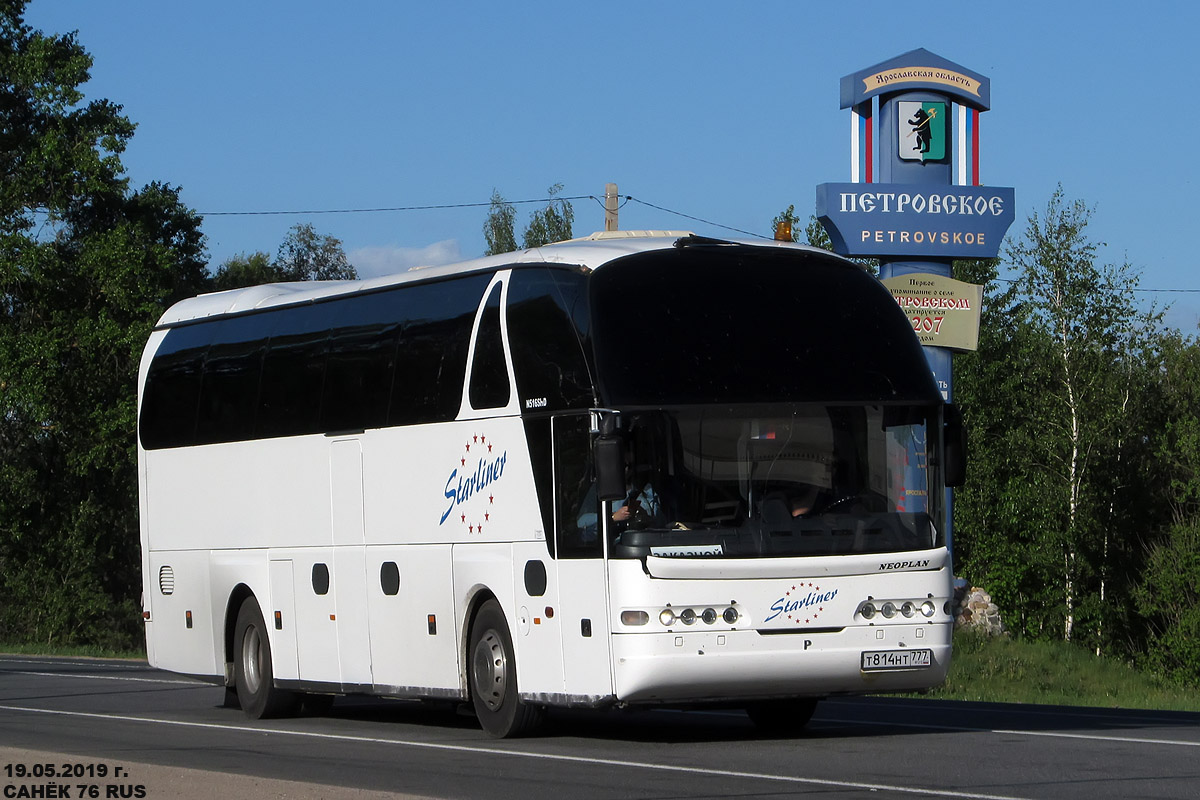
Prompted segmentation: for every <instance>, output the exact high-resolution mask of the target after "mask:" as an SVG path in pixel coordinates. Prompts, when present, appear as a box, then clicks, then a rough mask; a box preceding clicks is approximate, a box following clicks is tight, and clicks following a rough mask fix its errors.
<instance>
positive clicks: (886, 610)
mask: <svg viewBox="0 0 1200 800" xmlns="http://www.w3.org/2000/svg"><path fill="white" fill-rule="evenodd" d="M879 613H880V614H883V618H884V619H891V618H892V617H894V616H896V604H895V603H893V602H892V601H891V600H889V601H887V602H886V603H884V604H883V608H881V609H879Z"/></svg>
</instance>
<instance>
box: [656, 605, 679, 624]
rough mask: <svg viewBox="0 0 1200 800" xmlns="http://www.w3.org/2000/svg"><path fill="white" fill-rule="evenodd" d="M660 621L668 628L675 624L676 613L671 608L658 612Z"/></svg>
mask: <svg viewBox="0 0 1200 800" xmlns="http://www.w3.org/2000/svg"><path fill="white" fill-rule="evenodd" d="M658 621H659V622H661V623H662V624H663V625H666V626H667V627H668V628H669V627H671V626H672V625H674V624H675V612H674V611H672V610H671V609H669V608H664V609H663V610H662V611H660V612H658Z"/></svg>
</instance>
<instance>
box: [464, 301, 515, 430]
mask: <svg viewBox="0 0 1200 800" xmlns="http://www.w3.org/2000/svg"><path fill="white" fill-rule="evenodd" d="M503 288H504V287H503V285H502V284H499V283H497V284H496V285H495V286H493V287H492V292H491V294H489V295H488V299H487V303H485V304H484V307H483V315H482V316H481V318H480V320H479V333H478V335H477V336H476V337H475V354H474V361H473V362H472V363H471V407H472V408H503V407H504V406H507V405H508V398H509V394H510V387H509V385H508V364H507V362H505V360H504V340H503V338H502V335H501V332H500V292H501V289H503Z"/></svg>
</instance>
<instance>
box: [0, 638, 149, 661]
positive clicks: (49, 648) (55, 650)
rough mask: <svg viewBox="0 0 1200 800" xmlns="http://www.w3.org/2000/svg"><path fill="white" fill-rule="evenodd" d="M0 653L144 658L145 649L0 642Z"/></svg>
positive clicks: (11, 654)
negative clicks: (112, 648) (111, 648)
mask: <svg viewBox="0 0 1200 800" xmlns="http://www.w3.org/2000/svg"><path fill="white" fill-rule="evenodd" d="M0 653H3V654H5V655H10V656H69V657H74V658H126V659H140V660H142V661H145V660H146V651H145V650H110V649H107V648H102V647H76V646H70V647H60V646H55V645H46V644H8V643H4V642H0Z"/></svg>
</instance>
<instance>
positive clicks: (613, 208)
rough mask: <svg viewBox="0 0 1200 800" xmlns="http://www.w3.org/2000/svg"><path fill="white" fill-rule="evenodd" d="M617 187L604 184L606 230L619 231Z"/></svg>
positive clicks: (613, 184) (612, 184) (611, 184)
mask: <svg viewBox="0 0 1200 800" xmlns="http://www.w3.org/2000/svg"><path fill="white" fill-rule="evenodd" d="M618 199H619V198H618V196H617V185H616V184H615V183H606V184H604V230H606V231H615V230H617V200H618Z"/></svg>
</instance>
